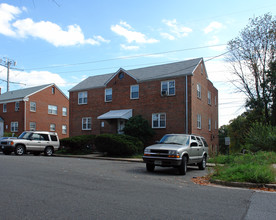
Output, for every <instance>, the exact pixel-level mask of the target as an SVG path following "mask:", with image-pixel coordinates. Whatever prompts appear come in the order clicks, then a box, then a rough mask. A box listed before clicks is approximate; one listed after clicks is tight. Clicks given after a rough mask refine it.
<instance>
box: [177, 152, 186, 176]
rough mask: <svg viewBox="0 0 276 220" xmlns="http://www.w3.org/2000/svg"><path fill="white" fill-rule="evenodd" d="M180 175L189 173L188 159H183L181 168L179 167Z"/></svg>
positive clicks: (184, 157)
mask: <svg viewBox="0 0 276 220" xmlns="http://www.w3.org/2000/svg"><path fill="white" fill-rule="evenodd" d="M178 170H179V173H180V175H186V173H187V157H186V156H183V157H182V162H181V165H180V167H178Z"/></svg>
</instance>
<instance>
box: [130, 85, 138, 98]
mask: <svg viewBox="0 0 276 220" xmlns="http://www.w3.org/2000/svg"><path fill="white" fill-rule="evenodd" d="M134 86H138V97H137V98H132V97H131V95H132V91H131V89H132V87H134ZM139 95H140V86H139V84H136V85H131V86H130V99H139Z"/></svg>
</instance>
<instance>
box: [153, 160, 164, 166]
mask: <svg viewBox="0 0 276 220" xmlns="http://www.w3.org/2000/svg"><path fill="white" fill-rule="evenodd" d="M154 165H162V161H161V160H156V161H154Z"/></svg>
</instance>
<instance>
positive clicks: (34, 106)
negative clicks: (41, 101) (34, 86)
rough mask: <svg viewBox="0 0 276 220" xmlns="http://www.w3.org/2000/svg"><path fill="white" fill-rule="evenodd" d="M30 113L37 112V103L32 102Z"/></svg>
mask: <svg viewBox="0 0 276 220" xmlns="http://www.w3.org/2000/svg"><path fill="white" fill-rule="evenodd" d="M30 111H31V112H36V103H35V102H30Z"/></svg>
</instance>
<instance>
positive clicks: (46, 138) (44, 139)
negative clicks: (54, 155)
mask: <svg viewBox="0 0 276 220" xmlns="http://www.w3.org/2000/svg"><path fill="white" fill-rule="evenodd" d="M40 136H41V140H42V141H49V136H48V134H40Z"/></svg>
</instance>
